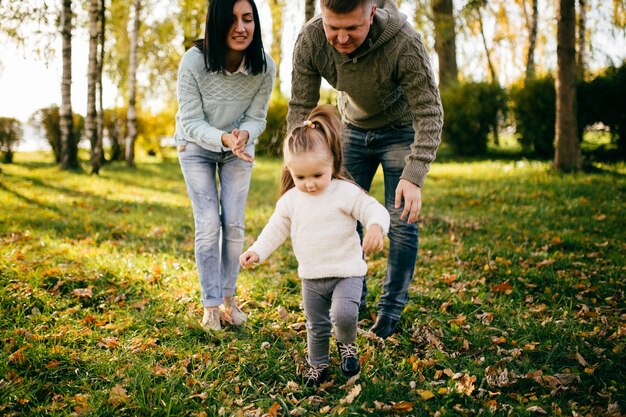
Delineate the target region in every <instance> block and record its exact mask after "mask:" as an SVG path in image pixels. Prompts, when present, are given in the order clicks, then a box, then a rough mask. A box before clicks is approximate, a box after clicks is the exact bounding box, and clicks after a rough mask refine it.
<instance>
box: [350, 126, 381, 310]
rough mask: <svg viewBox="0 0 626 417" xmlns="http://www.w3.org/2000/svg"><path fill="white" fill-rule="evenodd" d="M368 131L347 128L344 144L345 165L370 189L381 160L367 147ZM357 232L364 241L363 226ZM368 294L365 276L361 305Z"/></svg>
mask: <svg viewBox="0 0 626 417" xmlns="http://www.w3.org/2000/svg"><path fill="white" fill-rule="evenodd" d="M368 136H369V134H368V132H365V131H363V130H361V129H353V128H349V127H348V128H347V129H346V135H345V140H344V144H343V166H344V167H345V168H346V170H347V171H348V173H349V174H350V175H351V176H352V179H354V181H355V182H356V183H357V184H358V185H359V186H360V187H361V188H363V189H364V190H366V191H369V190H370V188H371V186H372V180H373V179H374V175H375V174H376V170H377V169H378V165H379V163H380V161H379V160H378V156H377V155H375V154H374V153H372V152H371V151H370V150H369V149H368V147H367V139H368ZM357 232H358V233H359V237H360V238H361V241H363V226H362V225H361V223H359V224H358V225H357ZM366 296H367V281H366V280H365V276H364V277H363V290H362V291H361V305H362V306H365V298H366Z"/></svg>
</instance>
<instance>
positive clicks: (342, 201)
mask: <svg viewBox="0 0 626 417" xmlns="http://www.w3.org/2000/svg"><path fill="white" fill-rule="evenodd" d="M340 135H341V121H340V120H339V117H338V116H337V114H336V112H335V109H334V107H332V106H330V105H322V106H318V107H316V108H315V109H313V111H312V112H311V114H310V115H309V119H308V120H307V121H305V122H304V123H303V124H302V125H301V126H298V127H296V128H294V129H293V130H292V131H291V133H290V134H289V136H288V137H287V139H285V143H284V146H283V157H284V171H283V174H282V178H281V190H280V193H281V198H280V199H279V200H278V202H277V203H276V210H275V212H274V214H273V215H272V216H271V218H270V219H269V221H268V224H267V225H266V226H265V228H264V229H263V231H262V232H261V234H260V235H259V237H258V239H257V241H256V242H255V243H254V244H253V245H252V246H251V247H250V249H248V250H247V251H246V252H245V253H243V254H242V255H241V257H240V258H239V261H240V263H241V266H242V267H243V268H247V267H248V266H250V265H251V264H253V263H256V262H260V261H263V260H265V259H267V258H268V257H269V255H270V254H271V253H272V252H273V251H274V250H276V249H277V248H278V247H279V246H280V245H281V244H282V243H283V242H284V241H285V240H286V239H287V237H291V242H292V246H293V251H294V254H295V256H296V258H297V260H298V275H299V276H300V278H301V279H302V301H303V305H304V314H305V316H306V320H307V347H308V360H307V364H308V366H307V367H306V370H305V372H304V382H305V384H306V385H307V386H313V385H318V384H319V383H321V382H323V381H324V380H325V379H326V378H327V374H328V369H327V368H328V362H329V342H330V335H331V328H332V329H334V332H335V338H336V340H337V348H338V350H339V354H340V357H341V370H342V372H343V373H344V374H345V375H348V376H352V375H356V374H357V373H359V372H360V370H361V366H360V364H359V357H358V352H357V348H356V345H355V344H354V341H355V338H356V333H357V320H358V312H359V303H360V299H361V290H362V286H363V276H364V275H365V273H366V272H367V264H366V263H365V261H364V260H363V251H365V252H371V251H374V250H380V249H382V247H383V236H384V235H385V234H386V233H387V231H388V230H389V213H388V212H387V210H386V209H385V207H384V206H382V205H381V204H380V203H378V201H376V199H374V198H373V197H371V196H369V195H368V194H367V193H366V192H365V191H363V190H362V189H361V188H359V187H358V186H357V185H355V184H354V183H353V182H352V181H351V180H349V179H348V178H347V177H346V174H345V172H344V170H343V168H342V153H341V140H340V137H341V136H340ZM357 221H359V222H361V224H363V225H364V227H365V228H366V230H367V231H366V233H365V235H364V237H363V244H362V245H361V243H360V239H359V235H358V233H357V231H356V223H357Z"/></svg>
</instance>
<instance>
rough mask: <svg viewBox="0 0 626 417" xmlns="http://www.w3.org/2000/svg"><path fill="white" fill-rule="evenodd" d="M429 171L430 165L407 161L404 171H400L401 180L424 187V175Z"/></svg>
mask: <svg viewBox="0 0 626 417" xmlns="http://www.w3.org/2000/svg"><path fill="white" fill-rule="evenodd" d="M429 170H430V164H426V163H424V162H422V161H416V160H409V161H408V163H407V164H406V166H405V167H404V170H403V171H402V175H401V176H400V178H401V179H403V180H407V181H410V182H412V183H413V184H415V185H417V186H418V187H422V186H423V185H424V181H425V180H426V174H428V171H429Z"/></svg>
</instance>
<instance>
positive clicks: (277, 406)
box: [267, 402, 281, 417]
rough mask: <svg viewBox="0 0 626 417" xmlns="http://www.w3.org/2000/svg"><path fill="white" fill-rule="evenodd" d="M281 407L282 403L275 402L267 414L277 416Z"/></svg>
mask: <svg viewBox="0 0 626 417" xmlns="http://www.w3.org/2000/svg"><path fill="white" fill-rule="evenodd" d="M280 409H281V407H280V404H278V402H275V403H274V404H272V406H271V407H270V408H269V410H267V414H269V415H270V417H276V416H277V415H278V410H280Z"/></svg>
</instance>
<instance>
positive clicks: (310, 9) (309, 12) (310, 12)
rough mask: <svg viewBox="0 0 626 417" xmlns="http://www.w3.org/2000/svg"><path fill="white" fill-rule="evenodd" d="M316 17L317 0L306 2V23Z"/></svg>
mask: <svg viewBox="0 0 626 417" xmlns="http://www.w3.org/2000/svg"><path fill="white" fill-rule="evenodd" d="M313 16H315V0H304V23H306V22H308V21H309V20H311V19H312V18H313Z"/></svg>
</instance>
